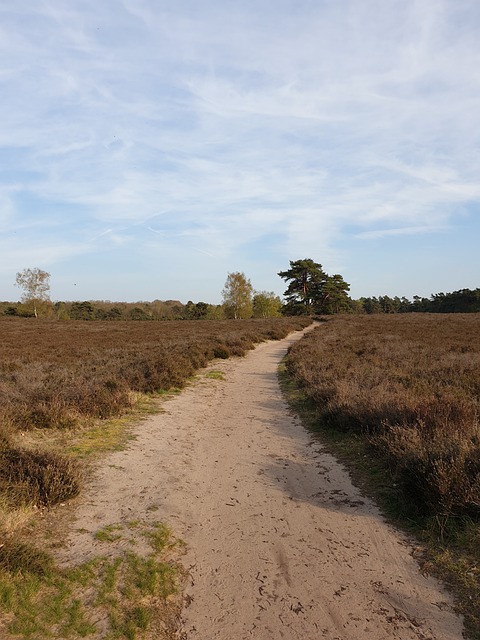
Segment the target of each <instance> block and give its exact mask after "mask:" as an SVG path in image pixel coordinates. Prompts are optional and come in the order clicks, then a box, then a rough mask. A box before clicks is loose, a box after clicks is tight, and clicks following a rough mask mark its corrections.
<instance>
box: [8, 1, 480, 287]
mask: <svg viewBox="0 0 480 640" xmlns="http://www.w3.org/2000/svg"><path fill="white" fill-rule="evenodd" d="M479 31H480V7H478V6H477V4H476V3H471V2H468V0H458V1H455V2H454V1H453V0H424V1H423V2H417V1H416V0H407V1H406V2H405V1H403V0H402V1H400V0H398V1H396V0H394V1H393V2H389V3H385V2H380V0H366V1H365V2H362V3H358V2H357V1H356V0H347V1H346V2H344V3H323V2H322V3H310V2H307V1H306V0H305V1H304V0H300V2H295V3H294V2H293V1H292V0H281V1H280V2H273V0H262V1H261V2H259V3H255V4H254V3H253V2H251V1H250V0H247V1H246V2H242V3H241V4H233V3H220V2H218V0H207V1H206V2H204V3H201V6H200V5H199V4H198V3H193V2H190V1H187V2H185V3H182V4H181V5H170V4H167V3H163V2H160V3H155V2H153V1H151V0H136V1H135V2H133V0H122V1H121V0H105V2H102V3H101V4H100V5H99V4H98V3H93V1H91V0H87V1H86V2H81V3H80V2H77V1H73V2H71V3H68V5H66V4H65V3H63V2H61V1H60V0H48V1H45V2H43V3H37V2H34V1H33V0H26V2H23V3H22V4H21V5H19V6H17V5H11V6H9V7H8V8H4V9H3V12H2V22H1V26H0V57H1V60H2V66H1V68H0V87H1V90H2V95H3V96H5V99H3V100H2V103H1V104H0V123H1V124H0V159H1V160H2V166H4V167H8V170H4V171H3V172H2V173H1V174H0V180H1V182H0V224H1V225H2V228H3V230H4V233H6V234H11V235H10V241H9V247H10V250H11V254H9V255H10V259H11V260H12V264H13V262H15V266H14V269H15V270H17V269H20V268H23V267H24V266H25V265H24V264H23V263H21V264H18V263H19V262H20V261H22V260H23V259H24V257H25V254H27V255H29V254H30V255H31V256H34V257H37V258H38V260H41V259H42V260H44V261H47V262H48V261H50V264H52V270H53V269H54V267H55V264H56V262H60V261H62V264H65V263H66V262H68V261H69V259H71V261H72V265H71V266H72V268H74V267H75V263H76V261H77V260H78V259H80V258H81V257H82V256H85V255H86V254H88V256H89V260H92V261H97V262H98V263H99V264H100V263H101V260H102V252H105V251H107V252H114V250H115V247H118V246H122V247H124V248H125V249H126V248H127V247H129V250H130V251H131V252H132V254H134V253H135V251H136V249H135V247H136V246H137V247H138V246H141V245H142V243H145V246H150V243H152V242H154V243H156V244H155V246H156V247H157V248H158V247H159V246H160V245H161V246H162V247H163V250H164V255H165V256H168V259H171V253H170V252H169V250H168V249H169V248H170V247H171V246H175V247H177V248H179V247H181V248H182V250H183V251H184V252H185V253H186V254H188V253H189V252H190V254H191V252H192V250H193V251H194V252H196V253H197V254H198V253H201V252H203V253H204V254H206V255H207V257H208V258H214V259H216V260H217V263H216V270H217V271H216V272H218V273H220V271H221V270H222V269H223V270H224V272H225V273H226V271H227V270H237V269H238V268H240V267H242V268H245V269H246V270H248V269H249V267H250V265H251V268H252V269H258V268H260V267H259V266H258V263H257V261H256V259H255V260H253V261H252V257H251V256H252V254H254V250H255V251H256V250H257V249H258V248H259V246H264V250H263V252H262V253H263V254H264V255H270V254H271V257H270V260H271V262H270V263H269V264H263V265H262V266H261V269H262V270H264V269H270V270H271V272H272V274H273V275H274V274H275V273H276V271H277V270H278V269H279V268H283V267H284V266H285V262H286V261H287V260H288V259H295V258H297V257H302V256H307V255H308V256H311V257H313V258H315V259H318V260H320V261H321V262H322V263H324V265H325V266H326V267H327V268H330V267H335V269H336V270H338V269H341V268H342V267H343V266H344V265H345V266H348V264H349V259H348V256H349V255H350V254H351V252H353V251H354V245H350V241H351V242H353V243H354V242H356V241H365V240H367V239H369V240H370V241H374V240H382V239H383V240H388V241H390V242H392V243H393V242H397V243H400V242H402V241H403V242H406V241H407V238H408V237H409V236H412V235H418V234H419V233H421V234H432V235H433V236H434V235H435V234H442V233H444V232H445V229H454V228H456V226H457V224H459V223H461V224H463V223H464V221H465V219H466V218H468V217H470V218H472V216H476V215H477V214H478V205H479V202H480V187H479V186H478V175H479V172H480V157H479V155H478V145H479V142H480V141H479V139H478V138H479V135H480V134H479V133H478V132H479V131H480V127H479V124H480V123H479V120H480V116H479V114H480V79H479V76H478V73H477V70H478V68H479V65H480V50H479V48H478V44H477V43H478V36H479ZM159 211H161V212H162V213H161V214H159V213H158V212H159ZM155 216H158V220H157V221H156V223H155V225H153V224H152V225H151V226H145V221H146V220H152V219H153V218H154V217H155ZM157 222H158V225H157ZM34 227H35V228H36V230H37V231H36V233H37V235H36V237H35V238H34V235H33V233H32V231H31V230H32V229H33V228H34ZM39 228H40V231H38V229H39ZM42 228H43V229H44V230H42ZM106 228H107V229H108V231H105V229H106ZM351 229H353V230H354V231H353V232H352V231H351ZM160 230H162V231H161V232H160V233H159V231H160ZM14 234H15V236H16V238H13V235H14ZM157 236H158V237H157ZM12 238H13V239H12ZM73 239H76V240H73ZM77 242H78V244H77ZM159 243H160V245H159ZM162 243H163V244H162ZM35 244H36V245H37V246H36V247H35ZM40 246H41V248H42V249H41V250H39V247H40ZM199 246H200V247H202V248H204V250H203V249H202V250H200V249H198V248H196V247H199ZM395 246H398V247H400V245H399V244H398V245H395ZM62 247H63V249H62ZM392 250H394V246H393V244H392ZM399 250H400V249H399ZM138 251H139V253H138V261H137V262H138V264H144V269H145V270H147V271H148V270H150V269H156V268H162V269H165V268H166V264H165V262H162V258H161V257H158V256H156V257H155V258H150V263H148V264H147V263H144V262H143V261H144V260H145V259H146V258H145V255H146V254H145V252H144V255H143V256H142V255H141V253H140V251H141V250H140V249H138ZM147 253H148V252H147ZM161 255H162V254H161V253H160V256H161ZM179 255H180V254H179ZM352 255H353V253H352ZM47 256H50V258H47ZM79 256H80V258H78V257H79ZM200 257H201V256H199V258H200ZM111 258H112V267H111V269H112V275H111V279H112V282H113V281H114V279H115V275H114V274H115V270H116V271H117V272H118V269H119V265H118V264H116V263H115V261H114V259H113V253H112V255H111ZM165 260H166V258H165ZM373 260H374V256H373V254H372V258H371V261H372V262H371V267H370V271H368V270H367V271H368V273H369V275H368V278H370V282H371V284H372V285H373V283H374V271H375V269H374V262H373ZM278 261H282V264H278ZM195 266H196V263H195V260H193V261H192V262H191V263H188V261H187V263H186V264H183V263H182V266H181V267H179V266H178V265H177V266H176V269H175V272H176V273H178V274H179V278H180V280H179V282H178V286H179V296H177V297H180V295H181V293H182V291H184V289H185V287H186V285H185V283H186V282H187V278H188V276H187V271H188V269H191V268H195ZM4 272H5V273H6V274H7V275H6V276H5V277H6V278H8V269H5V270H4ZM345 275H346V277H347V279H348V273H346V274H345ZM252 276H253V279H254V277H255V274H252ZM210 277H212V274H211V273H209V272H206V274H205V278H206V279H207V278H210ZM258 277H259V278H262V277H264V276H263V272H262V273H261V272H259V275H258ZM182 278H183V280H182ZM267 280H268V279H267ZM272 283H273V280H268V281H267V282H266V283H265V285H264V288H267V289H276V290H278V286H280V287H281V283H280V285H278V284H277V285H276V286H274V285H273V284H272ZM2 286H3V287H4V290H5V294H4V296H5V297H8V292H9V291H12V289H11V287H10V285H9V284H8V279H6V280H4V281H3V285H2ZM426 286H427V285H426ZM428 286H429V288H432V289H433V288H434V285H433V283H428ZM465 286H468V285H467V284H465ZM92 287H93V285H92ZM218 287H219V281H218V276H216V277H213V279H212V281H211V283H210V284H209V285H206V286H205V288H204V290H202V291H199V292H198V294H199V295H198V297H200V294H202V295H203V296H204V297H207V296H209V297H210V298H212V297H213V294H212V292H213V291H214V290H215V289H216V288H217V289H218ZM438 287H439V289H445V288H446V287H445V286H444V285H443V284H442V283H439V285H438ZM93 288H94V287H93ZM195 293H196V292H194V291H185V295H186V296H187V297H189V298H195V297H196V295H195ZM154 294H155V295H154ZM65 295H66V296H67V297H68V291H66V292H65ZM96 295H97V294H94V293H92V297H95V296H96ZM125 295H126V297H135V294H134V292H133V291H128V292H126V293H125ZM159 295H160V294H159ZM104 296H105V297H108V293H107V292H105V293H104ZM152 296H153V297H158V295H157V292H153V291H152ZM99 297H101V295H100V296H99Z"/></svg>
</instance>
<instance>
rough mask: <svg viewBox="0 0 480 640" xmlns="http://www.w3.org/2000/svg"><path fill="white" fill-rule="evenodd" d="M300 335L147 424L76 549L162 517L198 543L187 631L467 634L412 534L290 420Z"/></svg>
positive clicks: (192, 634) (104, 482)
mask: <svg viewBox="0 0 480 640" xmlns="http://www.w3.org/2000/svg"><path fill="white" fill-rule="evenodd" d="M299 335H301V334H294V335H292V336H290V337H289V338H287V339H286V340H283V341H281V342H270V343H265V344H262V345H260V346H259V347H258V348H257V349H256V350H255V351H253V352H251V353H249V354H248V355H247V357H246V358H244V359H234V360H228V361H222V362H216V363H214V364H213V365H212V366H211V367H210V369H215V370H221V371H223V372H224V376H225V379H224V380H217V379H210V378H207V377H205V372H201V373H200V374H199V377H198V380H197V382H196V383H195V384H193V385H192V386H190V387H188V388H187V389H186V390H185V391H183V392H182V393H181V394H180V395H179V396H177V397H175V398H174V399H172V400H170V401H169V402H167V403H166V404H165V405H164V408H165V409H166V412H165V413H162V414H159V415H156V416H153V417H150V418H148V419H147V420H146V421H145V422H143V423H142V425H141V426H140V427H139V430H138V438H137V439H136V440H135V441H133V442H132V443H131V445H130V446H129V448H128V450H127V451H124V452H120V453H115V454H112V455H111V456H109V459H108V461H107V463H108V464H106V465H105V466H104V468H103V469H101V470H99V472H98V474H97V475H96V478H95V481H94V483H93V484H92V486H91V488H90V491H89V492H88V495H87V497H86V498H85V499H84V501H83V503H82V504H81V505H80V507H79V509H78V514H77V515H78V517H77V521H76V525H75V526H76V528H77V532H76V533H72V536H71V538H70V540H69V543H70V544H69V546H70V550H69V558H70V559H76V560H84V559H85V557H86V556H87V555H88V554H94V553H96V552H97V551H98V549H97V548H96V547H97V546H98V545H99V544H100V543H97V542H95V541H94V540H93V539H92V535H91V533H92V532H93V531H95V530H97V529H98V528H100V527H102V526H104V525H107V524H111V523H116V522H126V521H129V520H132V519H135V518H139V519H143V520H146V521H149V520H151V521H154V520H158V519H163V520H165V521H167V522H168V523H169V524H170V525H171V526H172V528H173V530H174V532H175V533H176V534H177V535H178V536H180V537H181V538H183V539H184V540H185V542H186V543H187V547H188V552H187V555H186V556H185V557H184V558H183V561H184V564H185V566H186V567H187V568H188V569H189V576H190V577H189V583H188V585H187V591H186V595H185V603H186V606H185V608H184V611H183V619H182V631H181V632H180V633H179V637H181V638H183V639H188V640H214V639H218V640H243V639H245V638H257V639H258V640H278V639H279V638H286V639H288V640H290V639H292V640H293V639H301V640H316V639H317V638H327V639H328V640H359V639H363V638H365V639H368V640H387V639H401V640H407V639H408V640H418V639H421V640H427V639H428V640H446V639H450V640H453V639H455V640H458V639H459V638H461V637H462V623H461V621H460V620H459V619H458V618H456V617H455V616H454V615H453V614H452V612H451V605H450V604H449V601H448V597H447V596H446V595H445V593H444V592H443V591H442V590H441V588H440V587H439V586H438V584H437V583H436V582H435V581H434V580H433V579H430V578H426V577H424V576H422V575H421V574H420V572H419V570H418V567H417V565H416V563H415V561H414V559H413V558H412V555H411V552H412V549H411V548H410V546H409V545H408V543H407V542H406V541H405V540H404V539H403V538H402V536H401V535H399V534H398V533H396V532H394V531H393V530H392V529H391V528H390V527H389V526H388V525H386V524H385V523H384V522H383V520H382V519H381V517H380V516H379V513H378V511H377V509H376V508H375V507H374V506H373V505H372V504H371V503H370V502H369V501H367V500H366V499H365V498H364V497H362V496H361V495H360V493H359V491H358V490H357V489H356V488H354V487H353V486H352V484H351V483H350V480H349V478H348V476H347V474H346V473H345V472H344V471H343V470H342V468H341V467H340V466H339V465H338V464H337V463H336V462H335V460H334V459H333V458H332V457H331V456H329V455H327V454H325V453H324V452H322V449H321V445H320V444H319V443H318V442H317V441H315V440H314V439H313V438H312V436H311V435H309V434H308V433H307V432H306V431H305V430H304V429H303V428H302V427H301V425H299V423H298V421H297V420H296V419H295V418H293V417H292V416H291V415H289V412H288V409H287V407H286V406H285V403H284V401H283V399H282V397H281V394H280V391H279V388H278V383H277V378H276V369H277V365H278V363H279V361H280V359H281V357H282V356H283V355H284V353H285V350H286V348H287V346H288V345H289V344H291V342H293V341H294V340H295V339H298V337H299ZM78 529H81V532H79V531H78Z"/></svg>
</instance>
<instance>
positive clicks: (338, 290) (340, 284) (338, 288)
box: [316, 273, 351, 313]
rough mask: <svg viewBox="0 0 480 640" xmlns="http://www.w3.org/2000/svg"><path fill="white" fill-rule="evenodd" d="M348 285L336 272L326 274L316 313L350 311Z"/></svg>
mask: <svg viewBox="0 0 480 640" xmlns="http://www.w3.org/2000/svg"><path fill="white" fill-rule="evenodd" d="M348 291H350V285H349V284H348V282H345V280H344V279H343V278H342V276H341V275H340V274H338V273H336V274H335V275H333V276H327V279H326V282H325V284H324V285H323V290H322V297H321V301H319V304H318V305H317V308H316V311H317V313H342V312H346V311H351V305H350V297H349V295H348V293H347V292H348Z"/></svg>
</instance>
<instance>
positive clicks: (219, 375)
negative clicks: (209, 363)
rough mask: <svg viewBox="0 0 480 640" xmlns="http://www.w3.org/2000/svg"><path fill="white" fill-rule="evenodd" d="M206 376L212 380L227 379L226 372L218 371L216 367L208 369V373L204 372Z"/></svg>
mask: <svg viewBox="0 0 480 640" xmlns="http://www.w3.org/2000/svg"><path fill="white" fill-rule="evenodd" d="M204 377H205V378H209V379H210V380H225V374H224V373H223V371H218V370H216V369H213V370H212V371H207V373H205V374H204Z"/></svg>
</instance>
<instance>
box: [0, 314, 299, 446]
mask: <svg viewBox="0 0 480 640" xmlns="http://www.w3.org/2000/svg"><path fill="white" fill-rule="evenodd" d="M309 323H310V320H305V319H301V318H297V319H294V318H276V319H271V320H237V321H229V320H225V321H178V322H153V323H142V322H116V323H111V322H101V321H99V322H93V323H86V322H82V321H78V322H68V323H63V322H49V321H42V320H33V319H21V318H15V319H9V318H0V340H1V344H2V349H1V353H0V394H1V396H2V404H1V408H0V424H1V427H0V434H2V436H3V437H6V435H8V431H9V430H10V431H13V432H15V431H18V430H21V431H25V430H29V429H32V428H69V427H74V426H76V425H78V424H82V423H83V422H84V421H85V419H87V418H107V417H110V416H112V415H118V414H119V413H121V412H122V411H123V410H125V408H127V407H129V406H131V404H132V402H134V401H135V396H134V394H135V393H137V392H140V393H149V392H158V391H160V390H166V389H170V388H172V387H182V386H183V385H184V384H185V381H186V380H187V379H188V378H189V376H191V375H192V374H193V372H194V371H195V370H196V369H198V368H199V367H202V366H204V365H205V364H206V363H207V362H208V361H209V360H211V359H212V358H228V357H229V356H231V355H244V354H245V353H246V352H247V351H248V350H249V349H251V348H253V346H254V344H256V343H259V342H262V341H264V340H268V339H280V338H282V337H284V336H285V335H287V333H289V332H290V331H293V330H294V329H296V328H301V327H302V326H305V325H306V324H309Z"/></svg>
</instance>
